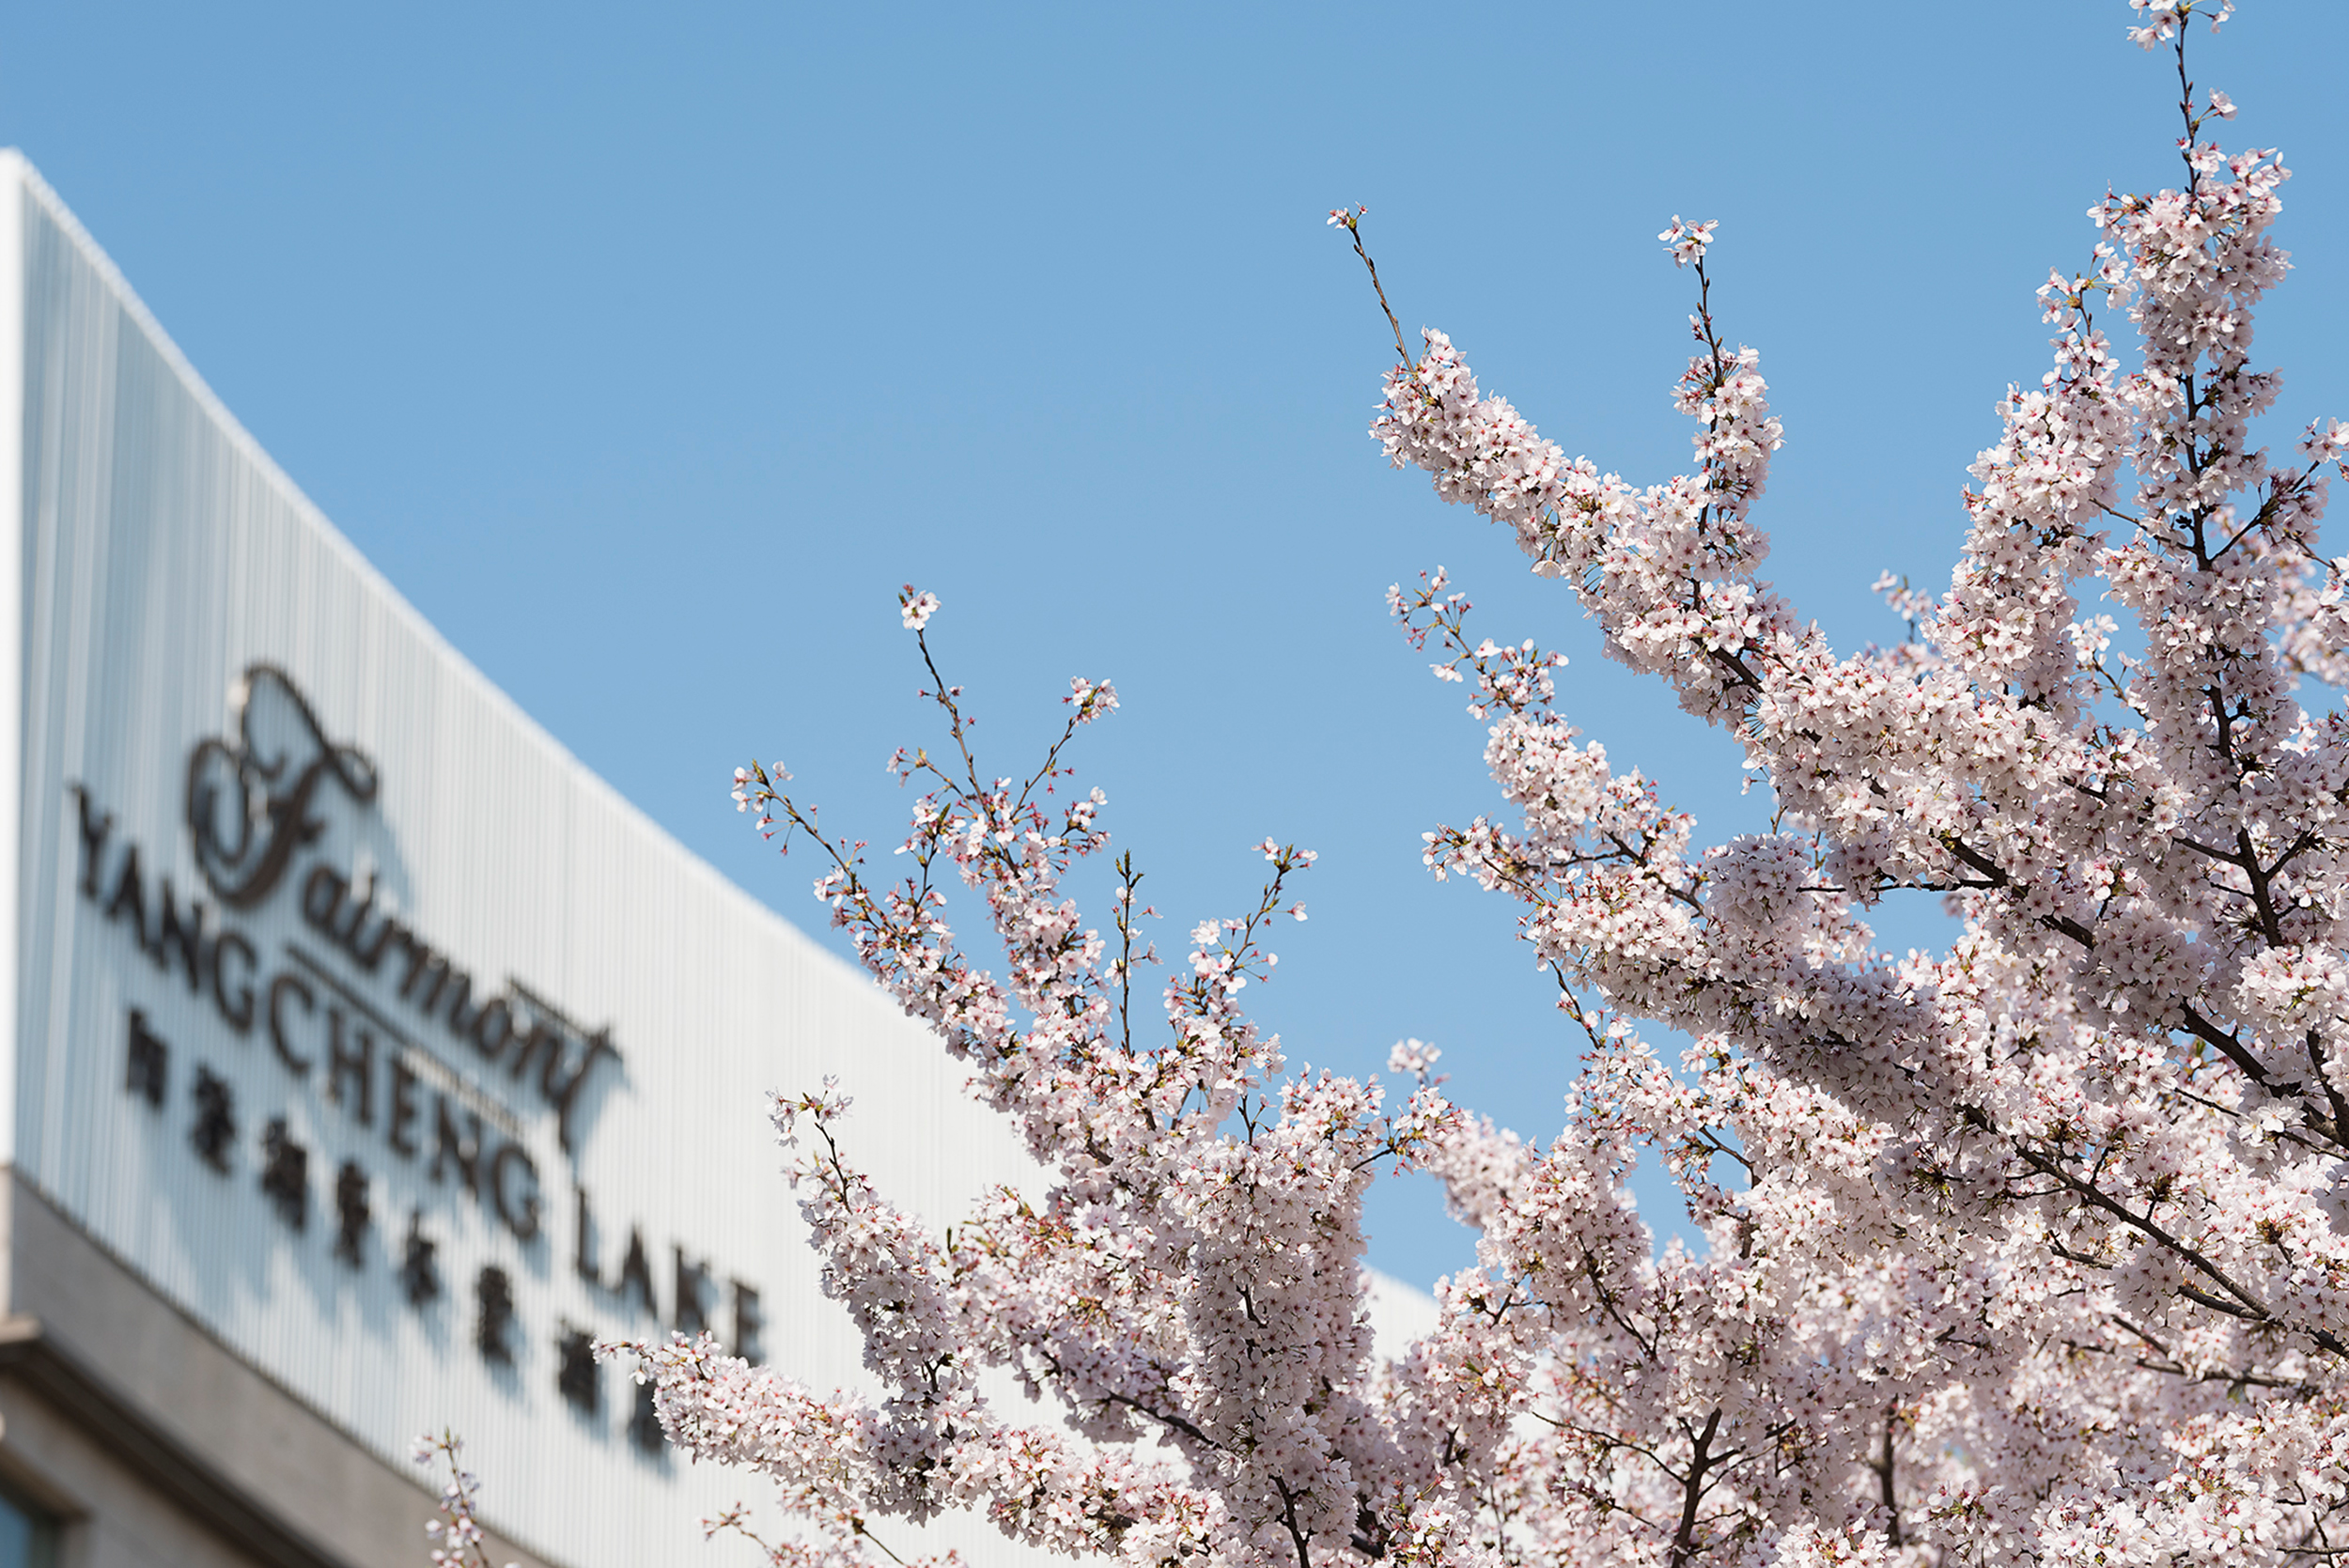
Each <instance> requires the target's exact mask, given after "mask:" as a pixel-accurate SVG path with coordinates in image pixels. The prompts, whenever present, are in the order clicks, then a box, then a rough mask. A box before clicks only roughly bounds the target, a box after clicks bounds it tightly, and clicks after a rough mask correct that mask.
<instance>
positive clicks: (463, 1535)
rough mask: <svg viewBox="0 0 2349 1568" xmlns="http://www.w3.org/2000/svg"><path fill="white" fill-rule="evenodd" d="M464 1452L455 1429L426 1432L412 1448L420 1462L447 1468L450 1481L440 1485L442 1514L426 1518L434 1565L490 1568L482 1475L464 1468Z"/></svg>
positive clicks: (511, 1566) (412, 1455) (510, 1567)
mask: <svg viewBox="0 0 2349 1568" xmlns="http://www.w3.org/2000/svg"><path fill="white" fill-rule="evenodd" d="M464 1452H465V1442H464V1439H463V1438H461V1437H459V1436H457V1434H456V1433H454V1432H443V1433H441V1434H439V1435H438V1436H435V1435H433V1434H431V1433H427V1434H425V1435H424V1436H421V1437H418V1438H417V1439H416V1440H415V1442H414V1443H413V1444H412V1445H411V1448H410V1451H409V1457H410V1458H412V1459H413V1460H414V1461H415V1462H416V1463H417V1464H419V1465H425V1466H429V1467H432V1468H434V1469H438V1468H439V1467H441V1466H443V1465H446V1466H447V1467H448V1480H447V1482H446V1483H444V1484H443V1486H442V1487H441V1507H440V1515H441V1516H440V1517H439V1518H437V1519H428V1520H427V1521H426V1522H425V1527H424V1531H425V1534H426V1535H427V1536H428V1537H430V1538H431V1540H432V1543H433V1545H432V1548H431V1556H430V1559H429V1560H430V1561H431V1562H432V1564H433V1568H490V1552H489V1546H488V1537H487V1536H486V1535H485V1534H484V1532H483V1530H482V1529H481V1520H480V1516H479V1509H480V1499H481V1478H480V1477H479V1476H477V1475H475V1474H474V1473H473V1471H471V1470H469V1469H467V1468H465V1462H464ZM506 1568H515V1564H513V1563H510V1562H509V1563H507V1564H506Z"/></svg>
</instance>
